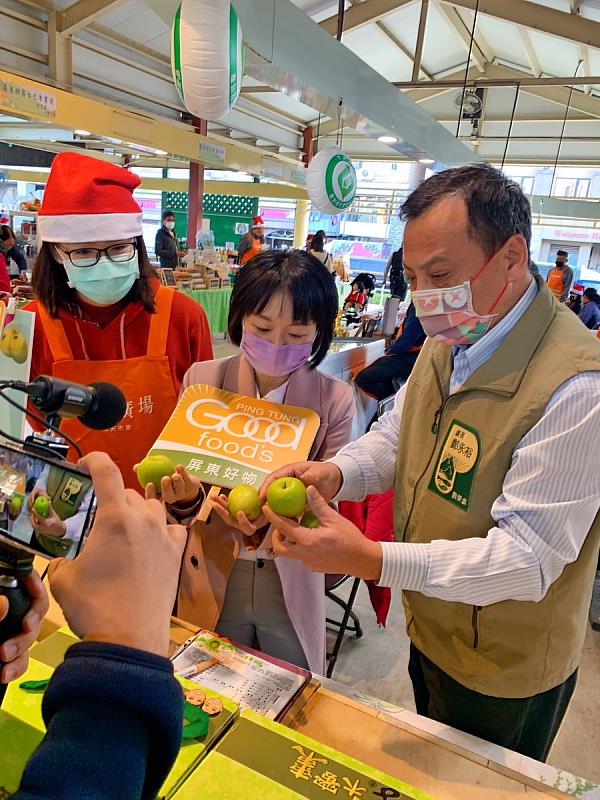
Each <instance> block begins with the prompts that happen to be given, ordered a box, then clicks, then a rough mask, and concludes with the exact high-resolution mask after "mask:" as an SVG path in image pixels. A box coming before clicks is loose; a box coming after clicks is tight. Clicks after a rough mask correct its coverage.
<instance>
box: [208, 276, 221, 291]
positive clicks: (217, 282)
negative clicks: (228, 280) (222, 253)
mask: <svg viewBox="0 0 600 800" xmlns="http://www.w3.org/2000/svg"><path fill="white" fill-rule="evenodd" d="M206 288H207V289H220V288H221V279H220V278H207V279H206Z"/></svg>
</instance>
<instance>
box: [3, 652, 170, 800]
mask: <svg viewBox="0 0 600 800" xmlns="http://www.w3.org/2000/svg"><path fill="white" fill-rule="evenodd" d="M42 712H43V715H44V721H45V723H46V727H47V730H48V732H47V734H46V737H45V739H44V740H43V741H42V743H41V744H40V745H39V747H38V748H37V750H36V751H35V752H34V753H33V755H32V756H31V758H30V759H29V761H28V763H27V766H26V767H25V772H24V774H23V778H22V780H21V786H20V787H19V789H18V791H17V792H16V793H15V794H14V795H12V797H13V798H14V800H41V799H42V798H43V800H82V798H94V800H124V798H127V799H128V800H154V798H155V797H156V796H157V794H158V792H159V790H160V787H161V786H162V784H163V782H164V780H165V778H166V777H167V775H168V773H169V770H170V769H171V766H172V765H173V762H174V761H175V758H176V757H177V753H178V752H179V747H180V745H181V733H182V725H183V693H182V690H181V687H180V685H179V683H178V682H177V681H176V680H175V678H174V676H173V668H172V665H171V662H170V661H169V660H168V659H166V658H161V657H159V656H156V655H152V654H151V653H145V652H143V651H141V650H133V649H131V648H128V647H122V646H119V645H110V644H103V643H99V642H83V643H81V644H76V645H74V646H73V647H71V648H70V650H69V651H68V652H67V655H66V658H65V661H64V663H63V664H61V665H60V666H59V667H58V669H57V670H56V672H55V673H54V675H53V677H52V680H51V681H50V685H49V686H48V689H47V691H46V695H45V697H44V701H43V706H42Z"/></svg>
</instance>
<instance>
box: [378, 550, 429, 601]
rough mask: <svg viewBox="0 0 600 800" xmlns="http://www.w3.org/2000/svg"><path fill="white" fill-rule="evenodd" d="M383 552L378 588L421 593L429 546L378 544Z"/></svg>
mask: <svg viewBox="0 0 600 800" xmlns="http://www.w3.org/2000/svg"><path fill="white" fill-rule="evenodd" d="M380 544H381V549H382V551H383V564H382V568H381V578H380V579H379V581H378V584H377V585H378V586H390V587H392V588H395V589H406V590H409V591H414V592H422V591H423V589H424V587H425V584H426V581H427V574H428V572H429V562H430V559H431V545H430V544H407V543H405V542H380Z"/></svg>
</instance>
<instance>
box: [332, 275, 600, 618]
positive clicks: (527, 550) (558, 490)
mask: <svg viewBox="0 0 600 800" xmlns="http://www.w3.org/2000/svg"><path fill="white" fill-rule="evenodd" d="M536 293H537V284H535V283H532V285H531V286H530V288H529V289H528V290H527V292H526V293H525V295H524V296H523V297H522V298H521V300H520V301H519V303H517V305H516V306H515V307H514V308H513V309H512V310H511V311H510V312H509V314H507V315H506V317H504V319H503V320H501V321H500V322H499V323H498V324H497V325H496V326H495V327H493V328H492V329H491V331H490V332H489V333H487V334H486V335H485V336H483V337H482V338H481V339H480V340H479V341H478V342H477V343H475V344H473V345H471V346H470V347H460V348H456V349H455V359H454V369H453V372H452V376H451V379H450V393H451V394H454V393H455V392H456V391H457V389H459V388H460V386H461V385H462V384H463V383H464V382H465V381H466V380H467V378H468V377H469V376H470V375H471V374H472V373H473V372H474V371H475V370H476V369H477V368H478V367H480V366H481V365H482V364H483V363H484V362H485V361H486V360H487V359H488V358H490V357H491V356H492V355H493V354H494V352H495V351H496V350H497V348H498V347H499V345H500V344H501V342H502V341H503V340H504V338H505V337H506V335H507V334H508V332H509V331H510V330H511V328H513V327H514V325H515V324H516V322H517V321H518V320H519V319H520V317H521V316H522V315H523V313H524V312H525V311H526V309H527V308H528V306H529V304H530V303H531V302H532V300H533V299H534V297H535V295H536ZM590 335H591V334H590ZM405 395H406V384H405V386H404V387H403V388H402V389H401V390H400V391H399V392H398V394H397V396H396V402H395V405H394V408H393V409H392V410H391V411H389V412H388V413H387V414H385V415H384V416H383V417H382V418H381V420H379V421H378V422H377V423H375V425H373V427H372V429H371V430H370V431H369V433H367V434H365V436H363V437H362V438H361V439H359V440H358V441H357V442H353V443H352V444H349V445H347V446H346V447H345V448H343V449H342V450H341V451H340V452H339V453H338V454H337V456H336V457H335V458H333V459H332V461H333V462H334V463H335V464H337V465H338V467H339V468H340V470H341V471H342V475H343V486H342V489H341V491H340V493H339V494H338V496H337V497H336V498H335V499H336V500H362V499H363V498H364V497H366V495H367V494H376V493H379V492H385V491H387V490H388V489H390V488H392V487H393V485H394V481H395V474H396V453H397V446H398V437H399V431H400V422H401V419H402V410H403V407H404V398H405ZM598 453H600V372H598V371H590V372H584V373H581V374H578V375H576V376H574V377H573V378H571V379H570V380H568V381H566V382H565V383H563V384H562V386H560V387H559V388H558V389H557V390H556V392H555V393H554V395H553V396H552V398H551V399H550V401H549V403H548V405H547V406H546V410H545V412H544V414H543V416H542V417H541V419H540V420H539V422H538V423H537V424H536V425H534V427H533V428H532V429H531V430H530V431H529V432H528V433H527V434H526V435H525V436H524V437H523V438H522V439H521V441H520V442H519V444H518V445H517V447H516V448H515V451H514V453H513V458H512V462H511V466H510V468H509V470H508V472H507V473H506V477H505V479H504V484H503V486H502V494H501V495H500V496H499V497H498V498H497V499H496V501H495V502H494V504H493V506H492V512H491V513H492V518H493V519H494V521H495V522H496V526H495V527H493V528H491V529H490V530H489V532H488V535H487V536H486V537H485V538H469V539H464V540H462V541H447V540H444V539H438V540H435V541H433V542H431V543H428V544H414V543H405V542H383V543H382V545H381V547H382V549H383V568H382V573H381V578H380V581H379V585H380V586H393V587H397V588H400V589H407V590H413V591H418V592H421V593H422V594H425V595H428V596H430V597H437V598H440V599H442V600H449V601H455V602H461V603H469V604H472V605H479V606H486V605H490V604H492V603H498V602H500V601H501V600H509V599H510V600H533V601H539V600H541V599H542V598H543V597H544V596H545V594H546V592H547V591H548V588H549V587H550V585H551V584H552V583H553V582H554V581H555V580H556V579H557V578H558V577H559V576H560V574H561V573H562V571H563V569H564V568H565V566H566V565H567V564H569V563H571V562H573V561H575V560H576V559H577V557H578V555H579V552H580V550H581V547H582V546H583V543H584V541H585V538H586V536H587V534H588V532H589V529H590V527H591V525H592V522H593V521H594V518H595V517H596V514H597V513H598V511H599V509H600V469H598Z"/></svg>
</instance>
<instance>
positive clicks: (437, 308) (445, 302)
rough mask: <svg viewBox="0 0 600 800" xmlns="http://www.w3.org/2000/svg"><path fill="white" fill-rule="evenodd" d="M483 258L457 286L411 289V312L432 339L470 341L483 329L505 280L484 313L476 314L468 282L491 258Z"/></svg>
mask: <svg viewBox="0 0 600 800" xmlns="http://www.w3.org/2000/svg"><path fill="white" fill-rule="evenodd" d="M495 255H496V253H494V255H493V256H492V258H490V259H489V261H486V262H485V264H484V265H483V267H482V268H481V269H480V270H479V272H478V273H477V274H476V275H475V277H474V278H471V280H470V281H465V282H464V283H461V284H459V285H458V286H449V287H447V288H444V289H424V290H423V291H420V292H419V291H417V292H412V300H413V302H414V304H415V312H416V314H417V317H418V318H419V320H420V322H421V325H422V326H423V330H424V331H425V333H426V334H427V336H430V337H431V338H432V339H435V340H436V341H438V342H441V343H442V344H447V345H460V344H473V343H474V342H476V341H478V340H479V339H481V337H482V336H483V335H484V334H486V333H487V331H488V330H489V328H490V325H491V324H492V320H493V319H494V317H495V316H496V315H495V314H492V311H493V310H494V309H495V308H496V306H497V305H498V303H499V302H500V298H501V297H502V295H503V294H504V292H505V291H506V289H507V287H508V283H507V284H506V285H505V286H504V289H502V291H501V292H500V294H499V295H498V297H497V298H496V300H495V301H494V302H493V303H492V306H491V308H490V310H489V311H488V313H487V314H478V313H477V312H476V311H475V309H474V308H473V293H472V291H471V285H472V284H473V283H474V282H475V281H476V280H477V278H478V277H479V276H480V275H481V273H482V272H483V271H484V269H485V268H486V267H487V266H488V264H489V263H490V262H491V261H492V259H493V258H494V256H495Z"/></svg>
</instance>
